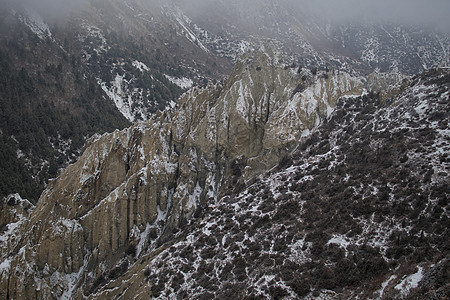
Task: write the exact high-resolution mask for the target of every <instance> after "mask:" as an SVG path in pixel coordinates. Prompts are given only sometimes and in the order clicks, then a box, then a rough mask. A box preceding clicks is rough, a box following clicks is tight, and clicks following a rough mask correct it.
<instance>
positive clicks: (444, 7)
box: [286, 0, 450, 32]
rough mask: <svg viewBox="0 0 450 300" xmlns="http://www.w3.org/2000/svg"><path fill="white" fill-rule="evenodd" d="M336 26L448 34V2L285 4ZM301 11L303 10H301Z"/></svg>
mask: <svg viewBox="0 0 450 300" xmlns="http://www.w3.org/2000/svg"><path fill="white" fill-rule="evenodd" d="M286 1H288V2H290V3H291V5H295V4H294V3H297V7H298V8H299V9H304V10H305V9H306V10H308V11H309V12H311V13H313V14H315V15H318V16H322V17H325V18H327V19H329V20H332V21H336V22H367V23H397V24H402V25H408V26H426V27H432V28H436V29H440V30H445V31H447V32H450V18H449V17H448V14H449V12H450V1H448V0H427V1H425V0H304V1H300V2H298V1H293V0H286ZM302 7H303V8H302Z"/></svg>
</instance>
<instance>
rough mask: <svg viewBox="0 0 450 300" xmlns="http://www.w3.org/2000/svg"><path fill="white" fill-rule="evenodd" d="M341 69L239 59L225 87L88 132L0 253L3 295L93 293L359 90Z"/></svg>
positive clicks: (268, 57) (257, 56)
mask: <svg viewBox="0 0 450 300" xmlns="http://www.w3.org/2000/svg"><path fill="white" fill-rule="evenodd" d="M363 89H364V86H363V81H362V80H361V79H358V78H352V77H350V76H349V75H347V74H344V73H334V72H328V73H319V74H315V75H314V74H312V73H311V72H310V71H309V70H298V69H296V68H295V69H293V68H289V67H284V66H283V65H282V64H281V63H280V62H279V58H278V56H277V54H276V53H274V52H273V50H271V49H269V48H268V47H267V48H263V49H262V50H261V51H259V52H257V53H253V54H249V55H247V56H244V57H242V58H241V59H240V60H239V61H238V62H237V65H236V67H235V69H234V71H233V72H232V74H231V75H230V76H229V78H228V79H227V80H225V81H224V82H223V84H218V85H215V86H213V85H210V86H208V87H207V88H205V89H194V90H191V91H189V92H187V93H186V94H185V95H184V96H183V97H182V98H181V99H180V101H179V103H178V106H177V107H175V108H173V109H171V110H166V111H164V112H161V113H158V114H156V115H155V116H154V117H153V118H152V119H151V120H149V121H147V122H145V123H139V124H136V125H134V126H132V127H130V128H128V129H125V130H123V131H116V132H114V133H111V134H105V135H103V136H94V137H93V138H91V139H90V141H89V142H88V143H87V145H86V146H85V150H84V154H83V155H82V156H81V158H80V159H79V160H78V161H77V162H76V163H75V164H73V165H71V166H69V167H68V168H67V169H66V170H65V171H64V172H63V173H62V174H61V175H60V176H59V177H58V178H57V179H56V180H55V181H53V182H51V183H50V184H49V186H48V188H47V189H46V190H45V191H44V193H43V194H42V196H41V198H40V200H39V202H38V204H37V206H36V208H35V209H34V211H33V212H32V213H31V215H30V217H29V219H28V220H26V221H23V223H22V224H21V226H20V227H17V229H16V230H17V234H18V236H20V239H19V242H18V243H17V245H16V246H15V247H14V248H13V249H8V251H2V260H5V259H6V260H5V262H4V263H2V268H1V269H0V271H1V281H0V286H1V291H0V295H1V297H2V298H5V299H8V298H9V299H13V298H14V299H24V298H27V299H35V298H47V299H48V298H61V297H62V298H68V297H71V296H76V297H78V298H82V296H83V295H89V294H92V293H93V292H95V291H96V290H97V288H98V287H99V286H101V285H102V284H103V283H104V282H105V281H107V280H113V279H115V278H117V277H118V276H119V275H120V274H122V273H123V272H125V271H126V270H127V269H128V267H129V265H131V264H134V263H135V262H136V261H137V260H138V259H139V257H142V256H143V255H144V254H145V253H148V252H149V251H152V250H155V251H158V249H159V248H160V246H161V245H162V244H163V243H165V242H166V241H168V240H170V239H171V238H172V236H173V234H174V233H176V232H177V231H178V230H179V229H180V228H183V227H185V226H186V225H187V224H188V223H189V221H190V220H191V219H192V217H193V216H195V214H196V213H197V214H199V213H200V212H201V210H202V207H203V206H204V204H205V203H206V202H207V203H209V204H211V203H215V202H216V201H217V199H218V197H219V196H220V195H223V194H225V193H230V192H232V191H236V190H237V189H239V187H240V186H241V185H242V184H243V183H244V182H245V181H246V180H248V179H250V178H252V177H253V176H254V175H255V174H259V173H261V172H263V171H265V170H267V169H269V168H270V167H272V166H274V165H275V164H276V163H277V162H278V161H279V160H280V158H281V157H282V156H283V155H284V154H286V153H288V152H289V151H291V150H293V147H295V145H297V144H298V141H299V140H300V139H301V138H302V136H305V135H308V134H309V133H310V131H311V130H313V129H314V128H316V127H317V126H318V125H319V124H320V123H321V120H322V119H324V118H325V117H327V116H328V115H329V114H330V113H331V112H332V111H333V108H334V107H335V106H336V103H337V100H338V98H340V97H342V96H346V95H360V94H361V93H362V92H363Z"/></svg>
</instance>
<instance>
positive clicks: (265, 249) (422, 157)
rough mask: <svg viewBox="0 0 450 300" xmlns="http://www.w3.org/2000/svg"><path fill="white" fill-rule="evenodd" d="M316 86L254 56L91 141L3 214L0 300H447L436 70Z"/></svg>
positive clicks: (318, 76) (442, 89)
mask: <svg viewBox="0 0 450 300" xmlns="http://www.w3.org/2000/svg"><path fill="white" fill-rule="evenodd" d="M314 73H315V72H314ZM314 73H312V72H311V71H310V70H307V69H305V70H303V69H298V68H297V67H295V68H289V67H285V65H284V64H282V63H281V62H280V55H279V54H277V52H276V51H274V50H273V48H271V47H269V46H266V47H263V48H262V49H261V51H257V52H255V53H253V54H249V55H246V56H243V57H242V58H241V59H240V60H238V61H237V64H236V67H235V68H234V70H233V72H232V73H231V75H230V76H229V78H228V79H227V80H225V81H224V82H223V83H219V84H216V85H209V86H208V87H206V88H204V89H200V88H197V89H193V90H191V91H190V92H188V93H186V94H185V95H184V96H183V97H182V98H181V99H180V100H179V103H178V105H177V106H176V107H174V108H173V109H168V110H165V111H163V112H160V113H157V114H156V115H155V116H154V117H153V118H152V119H150V120H149V121H147V122H143V123H138V124H136V125H134V126H132V127H130V128H128V129H125V130H122V131H115V132H114V133H111V134H105V135H102V136H99V135H97V136H94V137H93V138H91V139H90V140H89V142H88V143H87V144H86V146H85V149H84V153H83V155H82V156H81V157H80V159H79V160H78V161H77V162H76V163H75V164H73V165H71V166H69V167H68V168H67V169H66V170H65V171H64V172H63V173H62V174H61V175H60V176H59V177H58V178H57V179H56V180H55V181H52V182H51V183H50V184H49V186H48V188H47V189H46V190H45V191H44V193H43V194H42V196H41V198H40V200H39V201H38V204H37V206H36V207H35V208H34V207H33V206H32V205H31V204H27V202H26V201H25V200H19V198H18V197H13V198H10V199H9V200H8V201H7V202H5V203H3V204H2V216H3V215H5V216H7V215H13V216H11V217H8V218H4V219H5V220H2V221H3V222H4V225H3V226H2V228H3V229H2V232H3V233H2V238H1V239H0V241H1V249H2V252H1V261H2V263H1V265H0V272H1V281H0V285H1V287H2V288H1V291H0V293H1V297H2V298H5V299H13V298H14V299H23V298H26V299H35V298H58V299H68V298H76V299H77V298H79V299H81V298H84V297H91V298H105V299H110V298H113V297H126V298H128V297H137V298H139V297H141V298H146V299H147V298H148V297H149V296H153V297H161V298H167V297H173V298H176V297H181V298H198V297H201V296H202V297H208V298H209V297H213V296H216V297H219V298H220V297H222V298H230V297H231V298H243V297H247V296H248V297H252V296H255V297H256V296H260V297H264V298H266V297H269V296H271V297H274V298H280V297H288V298H295V297H299V296H308V295H309V296H317V295H321V294H322V295H331V296H332V295H335V296H336V298H337V297H341V296H344V297H346V296H349V295H350V296H356V295H364V296H367V295H369V296H371V295H374V296H377V295H378V296H380V297H381V296H382V295H386V296H388V295H396V294H398V293H404V294H405V295H407V294H408V293H409V292H410V290H412V289H414V290H413V291H418V292H424V293H430V295H431V294H433V293H440V292H442V288H444V292H445V286H444V287H443V285H442V279H443V278H444V277H443V276H445V272H446V271H445V270H446V266H447V260H446V255H447V254H446V250H445V249H446V247H447V246H446V241H445V239H444V240H443V237H444V236H446V230H447V226H445V222H446V220H447V217H448V216H447V212H446V206H447V203H446V197H447V194H448V191H447V184H446V183H447V182H448V179H447V173H448V162H447V161H446V153H447V152H448V124H447V122H448V85H449V74H448V72H447V71H445V70H438V71H433V72H430V73H428V74H424V75H422V76H418V77H416V78H414V79H412V80H411V81H408V80H404V81H403V82H399V84H400V85H398V86H397V88H393V89H391V90H390V91H386V92H384V93H369V94H367V92H366V88H369V87H371V89H375V90H376V87H378V88H380V87H382V86H383V85H384V84H386V82H387V81H389V80H393V78H392V77H390V76H381V75H380V74H378V75H377V74H374V75H372V77H371V78H370V79H368V80H366V79H364V78H355V77H352V76H350V75H348V74H346V73H344V72H337V71H335V72H333V71H329V72H321V71H319V72H317V73H315V74H314ZM389 78H390V79H389ZM400 79H401V78H397V79H396V80H397V81H399V80H400ZM361 95H364V96H363V97H359V98H358V96H361ZM280 159H281V161H280ZM274 166H275V168H274V169H272V170H271V171H270V172H269V173H265V172H266V170H268V169H271V168H272V167H274ZM259 174H263V175H260V176H258V175H259ZM16 203H17V204H16ZM18 203H21V204H20V205H19V204H18ZM22 207H23V208H22ZM342 272H345V273H346V274H351V276H349V277H348V278H341V277H340V276H338V274H341V273H342ZM425 279H426V280H425ZM419 282H420V284H419ZM116 285H117V286H116ZM236 293H237V294H236ZM437 295H438V294H437Z"/></svg>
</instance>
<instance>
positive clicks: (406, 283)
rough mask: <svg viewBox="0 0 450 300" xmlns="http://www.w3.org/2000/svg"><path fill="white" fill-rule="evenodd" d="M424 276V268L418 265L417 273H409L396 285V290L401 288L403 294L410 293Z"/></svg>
mask: <svg viewBox="0 0 450 300" xmlns="http://www.w3.org/2000/svg"><path fill="white" fill-rule="evenodd" d="M422 278H423V268H422V267H418V270H417V272H416V273H414V274H411V275H409V276H408V277H406V278H405V279H403V280H402V281H401V282H400V283H399V284H397V285H396V286H395V289H396V290H399V291H400V293H401V294H402V296H406V295H408V293H409V291H410V290H411V289H414V288H416V287H418V286H419V282H420V281H421V280H422Z"/></svg>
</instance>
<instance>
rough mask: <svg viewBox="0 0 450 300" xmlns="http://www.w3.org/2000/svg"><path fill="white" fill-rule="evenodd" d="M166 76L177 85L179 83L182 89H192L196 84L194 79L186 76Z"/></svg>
mask: <svg viewBox="0 0 450 300" xmlns="http://www.w3.org/2000/svg"><path fill="white" fill-rule="evenodd" d="M164 76H165V77H166V78H167V80H169V81H170V82H172V83H173V84H175V85H178V86H179V87H180V88H182V89H190V88H191V87H192V86H193V85H194V81H193V80H192V79H189V78H186V77H181V78H176V77H172V76H169V75H164Z"/></svg>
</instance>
